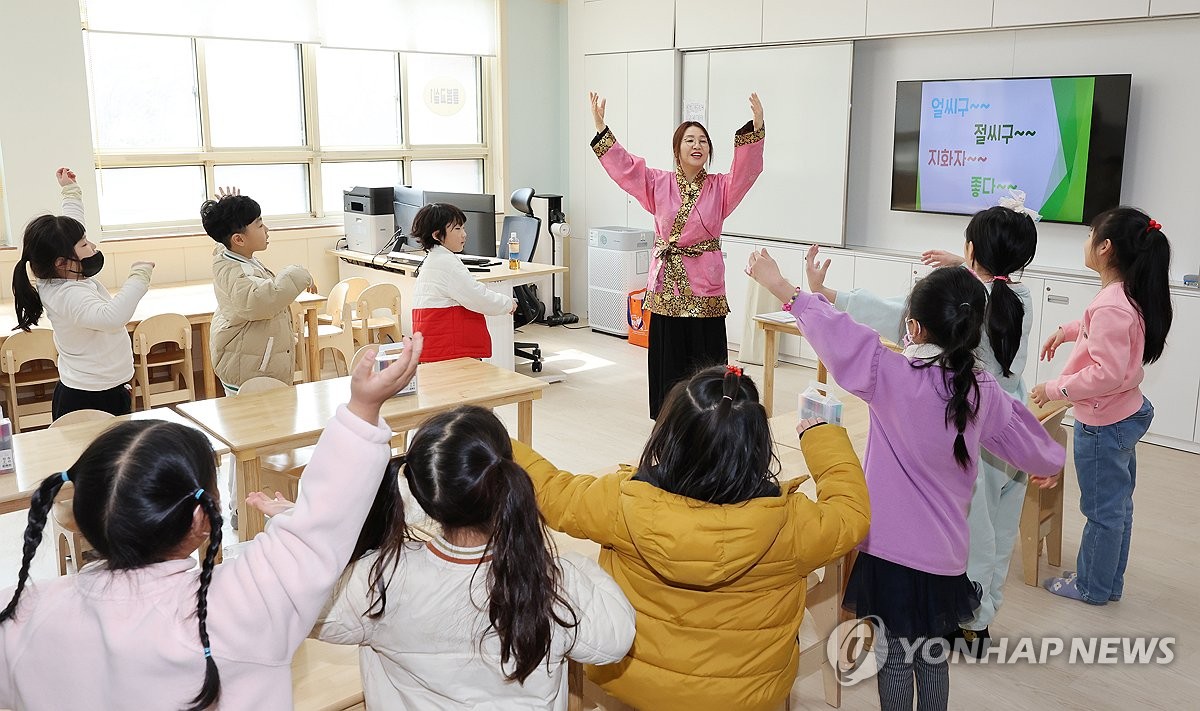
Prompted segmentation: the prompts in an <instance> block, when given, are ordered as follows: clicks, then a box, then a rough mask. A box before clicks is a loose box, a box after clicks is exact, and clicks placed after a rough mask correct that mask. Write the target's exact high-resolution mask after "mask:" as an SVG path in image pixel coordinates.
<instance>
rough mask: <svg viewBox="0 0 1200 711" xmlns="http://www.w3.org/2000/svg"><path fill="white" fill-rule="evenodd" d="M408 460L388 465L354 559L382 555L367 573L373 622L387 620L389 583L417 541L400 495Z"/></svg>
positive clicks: (369, 613)
mask: <svg viewBox="0 0 1200 711" xmlns="http://www.w3.org/2000/svg"><path fill="white" fill-rule="evenodd" d="M405 461H406V456H405V455H403V454H401V455H400V456H398V457H392V459H391V461H389V462H388V465H387V469H386V470H385V471H384V474H383V481H381V482H379V490H378V491H376V492H375V501H373V502H372V503H371V510H370V511H369V512H368V513H367V520H366V521H365V522H363V527H362V530H361V531H360V532H359V534H358V542H357V543H356V544H355V545H354V553H353V554H351V556H350V562H351V563H353V562H354V561H356V560H358V559H359V558H362V557H363V556H365V555H366V554H367V553H369V552H371V551H373V550H374V551H378V552H379V554H378V556H377V557H376V558H375V562H374V563H373V564H372V565H371V570H370V571H369V572H368V574H367V590H368V594H367V612H366V616H367V617H369V618H370V619H372V620H377V619H379V618H381V617H383V613H384V612H386V611H387V589H388V584H389V583H390V582H391V580H392V574H393V573H395V571H396V566H397V565H399V563H400V551H401V550H402V549H403V548H404V545H405V544H406V543H408V542H409V541H412V540H415V537H414V536H413V535H412V533H411V532H410V531H409V530H408V526H406V525H405V523H404V498H403V497H402V496H401V495H400V472H401V471H402V470H403V469H404V464H405Z"/></svg>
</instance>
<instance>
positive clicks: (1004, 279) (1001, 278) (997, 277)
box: [992, 274, 1011, 284]
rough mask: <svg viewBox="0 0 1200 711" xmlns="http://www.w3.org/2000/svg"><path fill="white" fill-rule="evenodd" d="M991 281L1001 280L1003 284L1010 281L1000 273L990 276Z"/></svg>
mask: <svg viewBox="0 0 1200 711" xmlns="http://www.w3.org/2000/svg"><path fill="white" fill-rule="evenodd" d="M992 281H1002V282H1004V283H1005V284H1008V283H1010V282H1011V279H1009V278H1008V277H1006V276H1004V275H1003V274H1002V275H1000V276H994V277H992Z"/></svg>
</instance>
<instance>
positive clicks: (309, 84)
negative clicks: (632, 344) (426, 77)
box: [84, 30, 499, 238]
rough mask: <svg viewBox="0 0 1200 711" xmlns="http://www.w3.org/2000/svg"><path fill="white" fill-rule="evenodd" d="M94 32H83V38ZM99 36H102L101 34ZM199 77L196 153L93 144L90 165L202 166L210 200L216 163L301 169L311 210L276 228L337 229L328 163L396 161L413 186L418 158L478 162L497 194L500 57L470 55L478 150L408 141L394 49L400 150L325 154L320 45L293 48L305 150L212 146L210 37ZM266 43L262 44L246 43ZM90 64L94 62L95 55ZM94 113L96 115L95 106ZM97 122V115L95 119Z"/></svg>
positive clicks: (197, 61) (277, 222)
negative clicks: (328, 195) (328, 204)
mask: <svg viewBox="0 0 1200 711" xmlns="http://www.w3.org/2000/svg"><path fill="white" fill-rule="evenodd" d="M90 32H96V31H89V30H84V34H85V41H86V35H87V34H89V33H90ZM96 33H97V34H100V33H101V32H96ZM103 34H127V33H120V32H103ZM189 39H190V40H191V42H192V56H193V62H194V71H195V72H196V86H197V103H198V110H199V112H200V140H201V146H200V148H199V150H178V151H162V150H153V151H129V150H103V149H100V148H98V147H96V146H95V145H93V147H92V151H93V162H94V168H95V169H96V170H98V171H99V170H105V169H111V168H151V167H168V166H200V167H202V168H203V171H204V182H205V190H206V193H207V194H208V195H215V193H216V188H217V187H218V186H217V184H216V182H215V180H214V175H213V173H214V168H215V167H216V166H218V165H272V164H281V163H290V164H297V163H298V164H303V165H306V166H307V169H308V180H309V183H308V185H309V190H308V194H309V198H308V199H309V210H308V212H305V213H296V214H289V215H268V216H267V217H268V218H269V219H270V220H271V224H272V227H281V228H283V227H315V226H327V225H340V224H342V220H341V214H342V213H341V211H338V212H326V211H325V210H324V200H323V196H324V185H323V184H322V171H321V166H322V164H323V163H326V162H330V163H343V162H354V161H384V160H389V161H399V162H400V164H401V166H402V172H403V176H404V177H403V179H404V182H405V183H406V184H407V183H411V182H412V161H414V160H456V159H459V160H480V161H482V162H483V191H484V192H485V193H490V192H494V190H495V186H496V185H497V182H496V180H497V176H496V171H495V165H494V163H493V159H494V156H495V153H496V150H495V147H496V146H497V145H498V140H497V137H496V136H495V134H494V131H495V129H496V128H497V122H496V121H494V120H493V119H492V116H493V115H494V113H495V111H496V110H497V109H498V107H499V98H498V94H497V93H496V89H497V87H498V86H499V78H498V77H497V75H496V73H497V71H498V70H499V63H498V61H497V59H496V58H495V57H488V56H477V55H457V56H471V57H473V58H474V60H475V62H476V68H477V72H478V79H479V81H478V84H477V86H476V87H474V88H475V90H476V91H478V103H479V122H480V136H481V142H480V143H478V144H443V145H417V146H414V145H413V144H411V143H409V104H410V103H411V101H412V100H413V99H412V96H413V94H412V92H410V90H409V85H408V61H407V56H408V54H410V53H405V52H398V51H391V52H389V53H390V54H392V55H393V56H394V57H395V59H396V61H397V62H398V63H399V74H398V76H399V79H400V121H401V128H400V132H401V144H400V145H399V146H381V147H358V148H349V149H338V148H325V147H322V146H321V143H320V121H319V117H318V114H319V111H318V101H319V96H318V91H317V83H318V82H317V62H318V59H317V55H318V50H319V48H320V47H319V45H316V44H309V43H296V42H289V43H287V44H291V45H293V46H296V47H298V48H299V62H300V77H301V94H302V96H301V101H302V105H303V116H304V123H305V137H304V145H302V146H296V147H239V148H214V147H213V146H212V130H211V124H210V121H211V116H210V114H209V111H208V108H207V107H208V77H207V72H206V62H205V39H204V38H202V37H190V38H189ZM248 41H263V40H248ZM87 59H88V61H89V62H90V61H91V58H90V55H89V56H88V58H87ZM91 110H92V111H93V112H94V110H95V107H94V106H92V107H91ZM93 118H94V114H93ZM199 231H200V220H199V214H197V216H196V218H195V219H187V220H178V221H170V222H153V223H150V222H146V223H142V222H139V223H126V224H113V225H103V226H102V228H101V232H102V234H103V235H104V237H105V238H113V237H139V236H146V237H150V236H162V235H167V234H181V233H187V234H190V233H195V232H199Z"/></svg>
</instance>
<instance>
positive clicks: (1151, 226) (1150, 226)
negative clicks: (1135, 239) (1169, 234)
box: [1146, 220, 1162, 234]
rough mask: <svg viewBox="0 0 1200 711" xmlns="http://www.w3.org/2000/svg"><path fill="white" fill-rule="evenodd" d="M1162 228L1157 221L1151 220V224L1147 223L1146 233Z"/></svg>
mask: <svg viewBox="0 0 1200 711" xmlns="http://www.w3.org/2000/svg"><path fill="white" fill-rule="evenodd" d="M1161 229H1162V225H1160V224H1159V223H1157V222H1155V221H1154V220H1150V224H1148V225H1146V234H1150V232H1151V230H1161Z"/></svg>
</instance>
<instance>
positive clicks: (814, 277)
mask: <svg viewBox="0 0 1200 711" xmlns="http://www.w3.org/2000/svg"><path fill="white" fill-rule="evenodd" d="M819 251H820V248H819V247H818V246H817V245H815V244H814V245H812V246H811V247H809V248H808V253H806V254H805V255H804V275H805V276H806V277H807V278H808V290H809V291H811V292H812V293H814V294H821V295H822V296H824V297H825V299H826V300H827V301H829V303H831V304H832V303H834V302H835V301H836V300H837V292H836V291H834V290H833V289H826V288H825V275H826V274H827V273H829V263H830V261H831V260H828V259H826V260H825V261H824V262H819V261H817V253H818V252H819ZM789 298H790V297H789Z"/></svg>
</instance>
